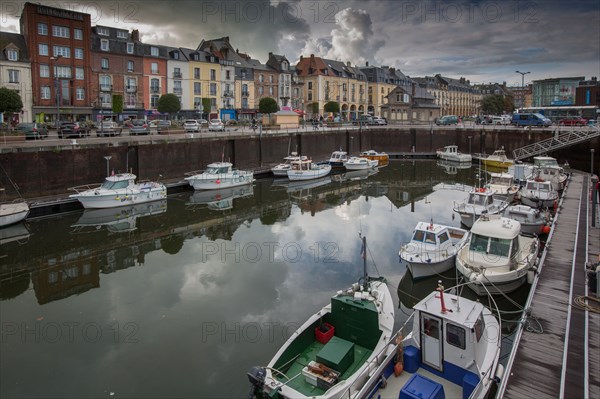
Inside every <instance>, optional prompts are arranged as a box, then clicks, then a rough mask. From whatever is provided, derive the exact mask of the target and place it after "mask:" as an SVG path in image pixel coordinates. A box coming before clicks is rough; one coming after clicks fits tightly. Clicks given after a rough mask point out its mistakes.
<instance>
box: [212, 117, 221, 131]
mask: <svg viewBox="0 0 600 399" xmlns="http://www.w3.org/2000/svg"><path fill="white" fill-rule="evenodd" d="M218 130H225V125H224V124H223V121H222V120H221V119H218V118H217V119H211V120H210V124H209V125H208V131H218Z"/></svg>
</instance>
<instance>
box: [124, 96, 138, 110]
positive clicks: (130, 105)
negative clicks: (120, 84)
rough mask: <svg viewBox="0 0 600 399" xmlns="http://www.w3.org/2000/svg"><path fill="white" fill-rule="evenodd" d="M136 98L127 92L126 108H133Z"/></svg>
mask: <svg viewBox="0 0 600 399" xmlns="http://www.w3.org/2000/svg"><path fill="white" fill-rule="evenodd" d="M136 100H137V98H136V96H135V94H128V95H127V97H126V104H127V107H128V108H135V102H136Z"/></svg>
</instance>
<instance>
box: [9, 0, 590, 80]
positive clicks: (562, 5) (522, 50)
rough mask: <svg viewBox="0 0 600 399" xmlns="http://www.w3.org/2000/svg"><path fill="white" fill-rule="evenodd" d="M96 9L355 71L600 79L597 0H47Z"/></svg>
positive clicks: (131, 23) (14, 14) (152, 31)
mask: <svg viewBox="0 0 600 399" xmlns="http://www.w3.org/2000/svg"><path fill="white" fill-rule="evenodd" d="M39 3H40V4H45V5H49V6H55V7H60V8H66V9H72V10H75V11H80V12H87V13H89V14H90V15H91V19H92V25H106V26H113V27H119V28H128V29H130V30H131V29H138V30H139V31H140V34H141V39H142V41H144V42H145V43H152V44H163V45H168V46H173V47H188V48H196V47H197V45H198V44H199V43H200V41H201V40H203V39H214V38H219V37H222V36H229V38H230V42H231V44H232V46H233V47H234V48H236V49H239V51H240V52H245V53H248V54H250V55H251V56H252V57H253V58H257V59H259V60H261V61H262V62H266V60H267V57H268V53H269V52H274V53H276V54H284V55H285V56H286V57H287V58H288V59H289V60H290V62H292V63H295V62H297V60H298V59H299V57H300V55H304V56H309V55H310V54H315V55H316V56H322V57H326V58H330V59H336V60H340V61H343V62H347V61H350V62H351V63H352V64H353V65H358V66H363V65H365V64H366V63H367V62H368V63H369V65H387V66H392V67H396V68H398V69H400V70H401V71H402V72H403V73H404V74H406V75H409V76H411V77H418V76H425V75H435V74H438V73H439V74H441V75H443V76H448V77H453V78H459V77H465V78H466V79H469V80H470V81H471V83H489V82H498V83H502V82H506V83H507V84H508V85H509V86H520V85H521V74H518V73H516V72H515V71H521V72H530V73H529V74H526V75H525V77H524V79H525V83H528V82H531V80H536V79H546V78H554V77H567V76H569V77H570V76H584V77H585V78H587V79H589V78H590V77H591V76H599V75H600V44H599V43H600V2H598V1H597V0H574V1H561V0H535V1H528V0H510V1H478V0H447V1H416V0H411V1H404V0H348V1H339V0H333V1H315V0H281V1H275V0H271V1H269V0H249V1H244V0H219V1H214V0H170V1H153V0H146V1H39ZM23 4H24V2H11V1H3V2H2V4H1V5H0V14H1V15H0V18H1V22H2V28H1V30H2V31H9V32H18V30H19V23H18V18H19V16H20V14H21V10H22V8H23Z"/></svg>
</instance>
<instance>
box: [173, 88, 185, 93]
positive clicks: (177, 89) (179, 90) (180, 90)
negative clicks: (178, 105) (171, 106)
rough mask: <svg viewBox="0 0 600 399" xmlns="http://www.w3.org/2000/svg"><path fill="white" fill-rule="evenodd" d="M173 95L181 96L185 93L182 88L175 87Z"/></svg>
mask: <svg viewBox="0 0 600 399" xmlns="http://www.w3.org/2000/svg"><path fill="white" fill-rule="evenodd" d="M173 93H175V94H181V93H183V89H182V88H181V87H173Z"/></svg>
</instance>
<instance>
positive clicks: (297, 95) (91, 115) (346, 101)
mask: <svg viewBox="0 0 600 399" xmlns="http://www.w3.org/2000/svg"><path fill="white" fill-rule="evenodd" d="M20 28H21V34H14V33H5V32H0V50H1V52H2V54H1V55H0V73H1V77H0V79H1V83H2V86H6V87H10V88H13V89H15V90H17V91H19V94H20V95H21V98H22V99H23V102H24V108H23V112H22V113H21V115H16V118H19V119H20V120H21V121H32V120H37V121H45V122H50V121H54V120H57V119H61V120H65V119H68V120H86V119H90V120H94V121H97V120H100V119H106V118H111V119H115V120H116V119H117V118H120V119H121V120H123V119H126V118H158V117H162V116H161V115H160V113H159V112H158V111H157V104H158V100H159V98H160V97H161V96H162V95H164V94H166V93H173V94H175V95H177V96H178V97H179V99H180V101H181V111H180V113H179V115H178V117H180V118H200V117H220V118H222V119H251V118H253V117H255V115H256V113H257V112H258V105H259V102H260V100H261V99H262V98H265V97H271V98H274V99H276V101H277V102H278V105H279V107H280V108H282V109H290V110H297V111H298V112H299V113H300V114H306V115H307V116H308V117H310V118H312V117H314V116H320V115H324V114H325V111H324V106H325V104H326V103H327V102H329V101H336V102H338V103H339V104H340V114H341V115H340V116H341V117H342V118H343V119H346V120H351V119H356V118H358V116H359V115H361V114H365V113H369V114H372V115H378V116H383V114H384V112H386V113H387V114H386V115H388V116H389V117H390V119H397V120H404V121H426V120H431V119H432V118H435V117H437V116H438V115H444V114H457V115H472V114H474V113H477V110H478V107H479V101H480V99H481V95H480V94H479V92H478V91H477V90H476V89H475V88H474V87H472V86H471V85H470V83H469V82H468V81H465V80H464V79H463V78H461V79H452V78H447V77H442V76H440V75H436V76H433V77H425V78H415V79H411V78H410V77H407V76H405V75H404V74H402V72H400V71H399V70H396V69H394V68H391V67H386V66H381V67H379V66H369V65H368V63H367V64H366V65H365V66H361V67H359V66H356V65H355V66H352V65H351V64H350V63H349V62H346V63H344V62H341V61H336V60H329V59H325V58H321V57H315V56H314V55H312V54H311V55H310V57H303V56H300V60H299V62H298V63H297V64H296V65H295V66H294V65H291V64H290V61H289V60H288V59H287V58H286V57H285V56H283V55H278V54H273V53H269V57H268V60H267V62H266V63H262V62H261V61H259V60H257V59H254V58H252V57H251V56H249V55H248V54H245V53H243V52H240V51H239V50H237V49H234V47H233V46H232V45H231V43H230V40H229V37H227V36H225V37H221V38H217V39H211V40H202V41H201V42H200V44H199V45H198V46H197V48H195V49H190V48H181V47H169V46H164V45H158V44H147V43H143V42H141V40H140V35H139V32H138V31H137V30H132V31H131V32H130V31H128V30H126V29H119V28H113V27H108V26H93V27H92V25H91V19H90V14H86V13H80V12H76V11H71V10H65V9H60V8H55V7H49V6H44V5H39V4H33V3H26V4H25V5H24V8H23V12H22V15H21V19H20ZM415 85H416V89H415ZM397 88H400V89H401V93H400V92H398V91H397V90H396V89H397ZM425 93H428V95H426V94H425ZM116 96H118V97H120V98H122V100H123V111H122V112H119V113H118V115H117V114H116V113H115V112H113V105H114V104H113V101H114V100H115V99H116V98H118V97H116ZM430 96H433V101H431V98H429V97H430ZM413 97H414V98H413ZM400 98H401V99H402V101H400V102H398V101H396V100H397V99H400ZM203 99H208V101H209V104H210V106H209V109H207V107H206V101H204V104H203V101H202V100H203ZM390 99H392V100H393V101H391V100H390ZM407 99H408V100H407ZM404 100H407V102H404ZM392 103H393V104H396V106H393V107H392ZM407 107H409V108H410V109H407ZM413 107H414V108H421V110H428V111H423V112H427V113H423V114H421V111H419V112H418V113H417V112H416V111H413V110H412V108H413ZM435 107H437V108H438V111H437V112H435V111H434V108H435Z"/></svg>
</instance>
